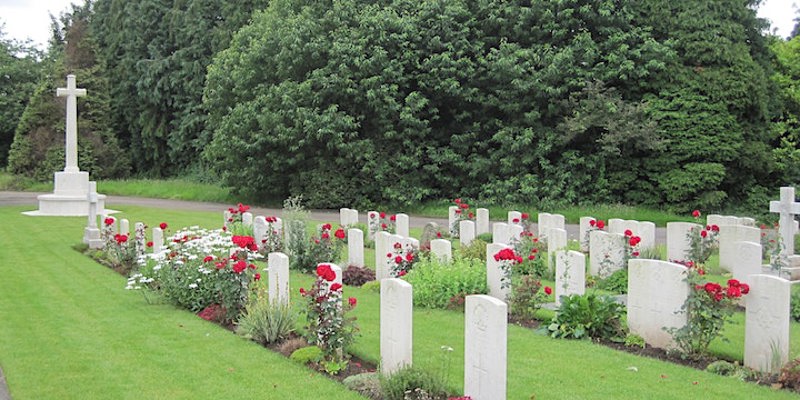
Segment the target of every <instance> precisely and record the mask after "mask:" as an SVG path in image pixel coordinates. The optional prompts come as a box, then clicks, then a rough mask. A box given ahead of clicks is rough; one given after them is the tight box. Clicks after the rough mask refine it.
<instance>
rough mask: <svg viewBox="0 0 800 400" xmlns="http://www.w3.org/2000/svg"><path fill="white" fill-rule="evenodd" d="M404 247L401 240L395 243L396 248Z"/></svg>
mask: <svg viewBox="0 0 800 400" xmlns="http://www.w3.org/2000/svg"><path fill="white" fill-rule="evenodd" d="M402 247H403V245H402V244H400V243H399V242H395V243H394V248H395V249H399V248H402Z"/></svg>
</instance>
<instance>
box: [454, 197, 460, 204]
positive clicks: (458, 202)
mask: <svg viewBox="0 0 800 400" xmlns="http://www.w3.org/2000/svg"><path fill="white" fill-rule="evenodd" d="M453 203H456V204H461V198H457V199H455V200H453Z"/></svg>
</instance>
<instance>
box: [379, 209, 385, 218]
mask: <svg viewBox="0 0 800 400" xmlns="http://www.w3.org/2000/svg"><path fill="white" fill-rule="evenodd" d="M380 215H381V219H384V218H386V213H385V212H383V211H381V214H380Z"/></svg>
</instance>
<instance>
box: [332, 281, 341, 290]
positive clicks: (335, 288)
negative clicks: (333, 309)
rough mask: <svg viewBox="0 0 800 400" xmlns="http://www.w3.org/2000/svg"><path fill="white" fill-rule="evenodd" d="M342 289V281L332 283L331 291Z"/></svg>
mask: <svg viewBox="0 0 800 400" xmlns="http://www.w3.org/2000/svg"><path fill="white" fill-rule="evenodd" d="M340 290H342V284H341V283H338V282H337V283H334V284H333V285H331V292H338V291H340Z"/></svg>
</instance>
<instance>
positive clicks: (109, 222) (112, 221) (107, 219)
mask: <svg viewBox="0 0 800 400" xmlns="http://www.w3.org/2000/svg"><path fill="white" fill-rule="evenodd" d="M103 222H104V223H105V224H106V226H108V225H111V224H113V223H114V218H113V217H108V218H106V219H104V220H103Z"/></svg>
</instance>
